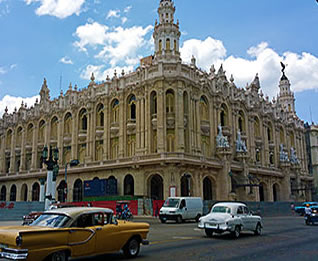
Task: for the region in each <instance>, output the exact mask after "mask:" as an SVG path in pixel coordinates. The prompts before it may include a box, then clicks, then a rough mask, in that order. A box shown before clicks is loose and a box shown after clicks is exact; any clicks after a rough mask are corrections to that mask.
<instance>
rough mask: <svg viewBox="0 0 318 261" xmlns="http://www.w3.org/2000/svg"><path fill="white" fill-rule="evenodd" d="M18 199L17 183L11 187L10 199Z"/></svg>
mask: <svg viewBox="0 0 318 261" xmlns="http://www.w3.org/2000/svg"><path fill="white" fill-rule="evenodd" d="M16 200H17V187H16V186H15V185H12V186H11V189H10V201H16Z"/></svg>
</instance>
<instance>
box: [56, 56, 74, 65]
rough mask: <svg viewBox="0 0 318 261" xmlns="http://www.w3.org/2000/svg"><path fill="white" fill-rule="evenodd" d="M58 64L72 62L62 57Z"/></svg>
mask: <svg viewBox="0 0 318 261" xmlns="http://www.w3.org/2000/svg"><path fill="white" fill-rule="evenodd" d="M59 62H60V63H64V64H73V61H72V60H71V59H70V58H68V57H67V56H65V57H62V58H61V59H60V61H59Z"/></svg>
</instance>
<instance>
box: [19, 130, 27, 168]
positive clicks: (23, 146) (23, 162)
mask: <svg viewBox="0 0 318 261" xmlns="http://www.w3.org/2000/svg"><path fill="white" fill-rule="evenodd" d="M25 133H26V130H25V128H23V129H22V140H21V156H20V167H19V172H22V171H24V170H25V159H26V153H25V152H26V149H25V144H26V140H25Z"/></svg>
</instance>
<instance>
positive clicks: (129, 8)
mask: <svg viewBox="0 0 318 261" xmlns="http://www.w3.org/2000/svg"><path fill="white" fill-rule="evenodd" d="M131 8H132V6H131V5H130V6H127V7H126V8H125V9H124V13H128V12H129V11H130V10H131Z"/></svg>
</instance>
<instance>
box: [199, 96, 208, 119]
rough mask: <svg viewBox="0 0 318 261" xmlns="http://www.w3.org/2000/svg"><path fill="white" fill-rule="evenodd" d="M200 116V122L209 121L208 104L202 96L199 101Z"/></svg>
mask: <svg viewBox="0 0 318 261" xmlns="http://www.w3.org/2000/svg"><path fill="white" fill-rule="evenodd" d="M200 116H201V120H205V121H208V120H209V107H208V102H207V99H206V98H205V97H203V96H202V97H201V99H200Z"/></svg>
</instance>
